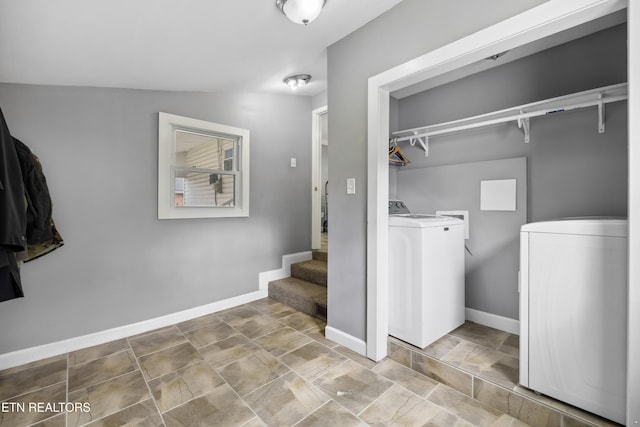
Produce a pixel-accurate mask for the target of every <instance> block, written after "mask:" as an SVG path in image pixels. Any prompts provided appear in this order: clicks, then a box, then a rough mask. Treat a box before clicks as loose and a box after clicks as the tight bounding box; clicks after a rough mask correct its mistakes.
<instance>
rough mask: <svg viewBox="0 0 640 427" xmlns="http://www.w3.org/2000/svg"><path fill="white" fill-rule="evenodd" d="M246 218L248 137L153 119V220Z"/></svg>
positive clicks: (198, 123) (212, 126) (169, 118)
mask: <svg viewBox="0 0 640 427" xmlns="http://www.w3.org/2000/svg"><path fill="white" fill-rule="evenodd" d="M248 215H249V131H248V130H246V129H240V128H234V127H230V126H226V125H220V124H217V123H212V122H206V121H202V120H197V119H190V118H187V117H181V116H175V115H172V114H167V113H159V120H158V218H160V219H170V218H215V217H226V216H248Z"/></svg>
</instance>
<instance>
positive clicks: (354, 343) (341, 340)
mask: <svg viewBox="0 0 640 427" xmlns="http://www.w3.org/2000/svg"><path fill="white" fill-rule="evenodd" d="M324 336H325V338H327V339H328V340H331V341H333V342H337V343H338V344H340V345H342V346H345V347H347V348H348V349H349V350H352V351H355V352H356V353H358V354H360V355H362V356H365V357H367V343H366V342H364V341H363V340H361V339H360V338H356V337H354V336H353V335H349V334H347V333H345V332H342V331H341V330H340V329H336V328H332V327H331V326H327V327H326V328H325V329H324Z"/></svg>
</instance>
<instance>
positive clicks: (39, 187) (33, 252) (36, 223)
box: [13, 138, 63, 262]
mask: <svg viewBox="0 0 640 427" xmlns="http://www.w3.org/2000/svg"><path fill="white" fill-rule="evenodd" d="M13 142H14V144H15V148H16V153H17V155H18V160H19V162H20V169H21V170H22V182H23V184H24V196H25V198H26V201H27V208H26V219H27V230H26V237H27V255H26V256H25V257H22V259H23V260H24V261H25V262H28V261H31V260H34V259H36V258H38V257H41V256H42V255H45V254H48V253H49V252H51V251H53V250H54V249H56V248H59V247H60V246H62V245H63V241H62V237H61V236H60V234H59V233H58V230H56V226H55V224H54V223H53V219H52V217H51V212H52V210H53V209H52V203H51V196H50V195H49V187H48V186H47V180H46V178H45V177H44V173H43V172H42V165H41V164H40V160H39V159H38V157H37V156H36V155H35V154H33V152H31V150H30V149H29V147H27V146H26V145H24V144H23V143H22V142H20V141H19V140H18V139H17V138H13Z"/></svg>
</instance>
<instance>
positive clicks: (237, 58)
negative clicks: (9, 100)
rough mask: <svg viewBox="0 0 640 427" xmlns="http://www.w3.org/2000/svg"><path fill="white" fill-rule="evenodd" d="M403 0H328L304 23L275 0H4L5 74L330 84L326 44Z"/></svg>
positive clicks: (145, 84) (76, 82)
mask: <svg viewBox="0 0 640 427" xmlns="http://www.w3.org/2000/svg"><path fill="white" fill-rule="evenodd" d="M401 1H402V0H347V1H340V0H327V3H326V6H325V8H324V10H323V12H322V14H321V15H320V17H319V18H318V19H317V20H316V21H314V22H312V23H311V24H309V26H307V27H304V26H301V25H297V24H294V23H292V22H291V21H289V20H288V19H286V18H285V16H284V15H282V14H281V13H280V11H279V10H278V9H277V8H276V6H275V0H228V1H223V0H188V1H185V0H91V1H89V0H56V1H51V0H0V82H8V83H27V84H46V85H64V86H96V87H118V88H135V89H156V90H174V91H205V92H214V91H243V92H254V91H257V92H270V93H291V90H290V89H289V88H287V87H286V86H285V85H284V84H283V83H282V79H283V78H284V77H286V76H287V75H291V74H299V73H308V74H311V75H312V76H313V79H312V81H311V83H310V84H309V85H308V86H307V87H305V88H303V89H299V90H298V91H297V93H299V94H301V95H316V94H318V93H322V92H324V91H325V90H326V87H327V81H326V80H327V71H326V70H327V55H326V52H327V50H326V48H327V46H329V45H331V44H332V43H334V42H336V41H338V40H340V39H341V38H343V37H344V36H346V35H347V34H349V33H351V32H352V31H354V30H356V29H357V28H359V27H361V26H362V25H364V24H366V23H367V22H369V21H371V20H372V19H374V18H376V17H377V16H379V15H381V14H382V13H384V12H385V11H387V10H388V9H390V8H392V7H393V6H395V5H396V4H398V3H400V2H401Z"/></svg>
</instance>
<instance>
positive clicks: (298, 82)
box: [282, 74, 311, 90]
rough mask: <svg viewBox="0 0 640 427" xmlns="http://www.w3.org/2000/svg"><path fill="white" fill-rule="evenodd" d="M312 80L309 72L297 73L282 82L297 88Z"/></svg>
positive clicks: (294, 88)
mask: <svg viewBox="0 0 640 427" xmlns="http://www.w3.org/2000/svg"><path fill="white" fill-rule="evenodd" d="M310 81H311V76H310V75H309V74H296V75H295V76H289V77H286V78H285V79H284V80H282V82H283V83H284V84H286V85H287V86H289V87H290V88H291V89H293V90H296V89H298V88H299V87H302V86H304V85H306V84H307V83H309V82H310Z"/></svg>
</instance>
